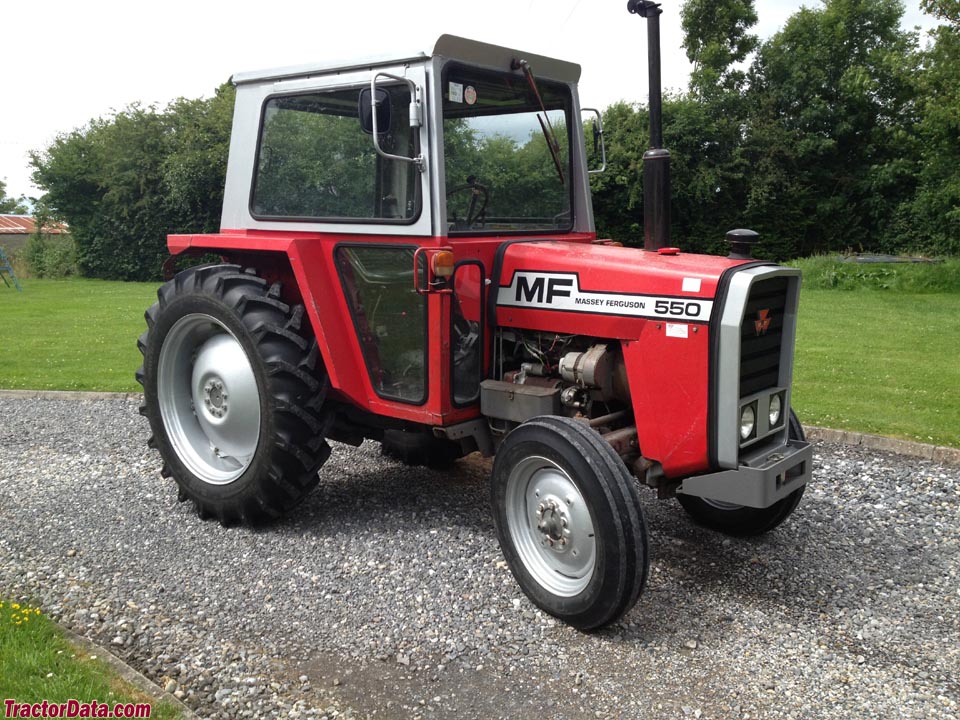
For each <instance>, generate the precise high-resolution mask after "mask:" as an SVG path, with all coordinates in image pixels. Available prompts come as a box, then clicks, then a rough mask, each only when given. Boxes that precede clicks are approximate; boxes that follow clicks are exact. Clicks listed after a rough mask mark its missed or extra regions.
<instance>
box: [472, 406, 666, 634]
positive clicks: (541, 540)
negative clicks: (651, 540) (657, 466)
mask: <svg viewBox="0 0 960 720" xmlns="http://www.w3.org/2000/svg"><path fill="white" fill-rule="evenodd" d="M491 499H492V504H493V515H494V521H495V524H496V527H497V535H498V537H499V539H500V547H501V549H502V550H503V554H504V557H505V558H506V560H507V564H508V565H509V567H510V570H511V571H512V572H513V575H514V577H515V578H516V579H517V582H518V583H519V584H520V587H521V589H522V590H523V592H524V593H526V595H527V597H529V598H530V600H531V601H532V602H533V603H534V604H535V605H537V606H538V607H540V608H541V609H543V610H544V611H546V612H548V613H550V614H551V615H554V616H556V617H558V618H560V619H561V620H563V621H564V622H566V623H568V624H570V625H572V626H573V627H575V628H578V629H580V630H594V629H597V628H600V627H603V626H604V625H608V624H610V623H612V622H615V621H617V620H618V619H619V618H621V617H622V616H623V615H624V614H625V613H626V612H627V611H628V610H630V608H632V607H633V605H634V603H636V601H637V598H638V597H639V596H640V592H641V591H642V590H643V586H644V585H645V583H646V578H647V570H648V551H647V547H648V544H647V530H646V525H645V523H644V518H643V511H642V509H641V507H640V499H639V497H638V494H637V488H636V485H635V484H634V481H633V478H632V477H631V476H630V474H629V473H628V472H627V468H626V467H625V466H624V464H623V461H622V460H621V459H620V458H619V457H618V456H617V454H616V453H615V452H614V450H613V448H611V447H610V445H609V444H608V443H606V442H604V441H603V439H602V438H601V437H600V436H599V435H598V434H597V433H596V432H595V431H594V430H592V429H591V428H589V427H588V426H586V425H585V424H584V423H581V422H577V421H575V420H571V419H569V418H565V417H557V416H543V417H537V418H533V419H532V420H528V421H527V422H525V423H523V424H522V425H520V426H519V427H517V428H516V429H515V430H513V431H512V432H511V433H510V434H509V435H507V437H506V438H505V439H504V441H503V443H502V445H501V446H500V449H499V450H498V452H497V455H496V458H495V460H494V465H493V478H492V483H491Z"/></svg>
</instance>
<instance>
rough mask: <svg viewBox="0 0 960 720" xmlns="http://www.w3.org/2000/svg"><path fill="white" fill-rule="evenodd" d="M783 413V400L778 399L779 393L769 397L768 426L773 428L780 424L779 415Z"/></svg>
mask: <svg viewBox="0 0 960 720" xmlns="http://www.w3.org/2000/svg"><path fill="white" fill-rule="evenodd" d="M782 413H783V401H782V400H780V394H779V393H778V394H776V395H774V396H773V397H771V398H770V427H772V428H775V427H776V426H777V425H779V424H780V416H781V414H782Z"/></svg>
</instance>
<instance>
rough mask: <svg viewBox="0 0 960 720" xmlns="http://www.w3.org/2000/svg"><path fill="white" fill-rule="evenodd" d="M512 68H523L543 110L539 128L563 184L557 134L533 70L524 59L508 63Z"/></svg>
mask: <svg viewBox="0 0 960 720" xmlns="http://www.w3.org/2000/svg"><path fill="white" fill-rule="evenodd" d="M510 68H511V69H512V70H523V74H524V75H525V76H526V78H527V82H528V83H529V84H530V89H531V90H533V94H534V96H535V97H536V98H537V102H538V103H540V109H541V110H542V111H543V117H541V116H540V113H537V120H539V121H540V129H541V130H542V131H543V138H544V140H546V141H547V147H548V148H549V149H550V155H551V157H553V164H554V165H556V167H557V175H559V176H560V184H561V185H563V184H564V179H563V163H562V162H560V143H559V142H557V136H556V134H555V133H554V132H553V125H552V124H551V123H550V116H549V115H548V114H547V108H546V107H545V106H544V104H543V98H541V97H540V90H539V88H537V81H536V78H534V77H533V71H532V70H531V69H530V63H528V62H527V61H526V60H514V61H513V62H511V63H510Z"/></svg>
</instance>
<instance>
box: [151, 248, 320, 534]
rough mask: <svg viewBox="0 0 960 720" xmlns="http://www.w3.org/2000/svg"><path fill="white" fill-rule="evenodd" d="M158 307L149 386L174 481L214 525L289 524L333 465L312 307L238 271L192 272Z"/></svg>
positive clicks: (163, 292) (161, 294) (155, 428)
mask: <svg viewBox="0 0 960 720" xmlns="http://www.w3.org/2000/svg"><path fill="white" fill-rule="evenodd" d="M157 298H158V301H157V302H156V303H155V304H154V305H152V306H151V307H150V308H149V309H148V310H147V312H146V314H145V317H146V321H147V331H146V332H145V333H144V334H143V335H141V336H140V339H139V341H138V343H137V345H138V347H139V349H140V352H141V353H143V366H142V367H141V368H140V370H138V371H137V380H138V381H139V382H140V383H141V384H142V385H143V392H144V403H143V405H142V406H141V408H140V412H141V414H143V415H145V416H146V417H147V419H148V420H149V421H150V429H151V430H152V432H153V435H152V437H151V438H150V441H149V444H150V446H151V447H155V448H156V449H157V450H159V452H160V456H161V458H162V460H163V469H162V471H161V472H162V474H163V475H164V477H172V478H173V479H174V481H176V483H177V485H178V486H179V497H180V499H181V500H190V501H192V502H193V503H194V505H195V507H196V510H197V513H198V515H200V517H202V518H207V517H215V518H217V519H219V520H220V522H221V523H223V524H224V525H229V524H233V523H237V522H246V523H250V524H256V523H260V522H264V521H268V520H271V519H274V518H277V517H279V516H280V515H282V514H283V513H284V512H286V511H288V510H290V509H291V508H293V507H294V506H295V505H297V504H298V503H299V502H300V501H301V500H302V499H303V498H304V496H305V495H306V494H307V493H308V492H309V491H310V490H311V489H312V488H313V487H314V486H315V485H316V484H317V481H318V477H317V471H318V470H319V469H320V466H321V465H323V463H324V461H325V460H326V459H327V457H328V456H329V454H330V448H329V446H328V445H327V443H326V441H325V440H324V435H325V433H326V431H327V430H328V429H329V423H330V418H329V416H330V413H329V412H327V411H326V409H325V407H324V400H325V397H326V393H327V389H328V387H329V381H328V378H327V375H326V372H325V370H324V367H323V363H322V360H321V358H320V354H319V351H318V348H317V343H316V340H315V339H314V337H313V330H312V328H311V327H310V323H309V320H308V319H307V318H306V316H305V314H304V309H303V306H302V305H295V306H292V307H291V306H290V305H287V304H286V303H284V302H283V301H281V300H280V284H279V283H273V284H272V285H270V284H268V283H267V281H266V280H264V279H263V278H260V277H258V276H257V275H256V274H255V273H254V272H253V271H252V270H247V271H241V268H240V267H239V266H237V265H208V266H203V267H197V268H190V269H188V270H184V271H183V272H181V273H179V274H178V275H177V276H176V277H175V278H174V279H173V280H171V281H170V282H167V283H165V284H164V285H163V286H161V288H160V289H159V290H158V291H157Z"/></svg>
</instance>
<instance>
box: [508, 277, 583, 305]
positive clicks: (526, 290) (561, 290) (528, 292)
mask: <svg viewBox="0 0 960 720" xmlns="http://www.w3.org/2000/svg"><path fill="white" fill-rule="evenodd" d="M544 286H546V295H547V302H548V303H552V302H553V299H554V298H559V297H570V290H571V289H572V288H573V278H558V277H552V278H545V277H543V276H540V277H538V278H534V279H533V282H531V281H530V278H529V277H528V276H526V275H517V297H516V301H517V302H518V303H519V302H528V303H529V302H535V303H542V302H543V295H544Z"/></svg>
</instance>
